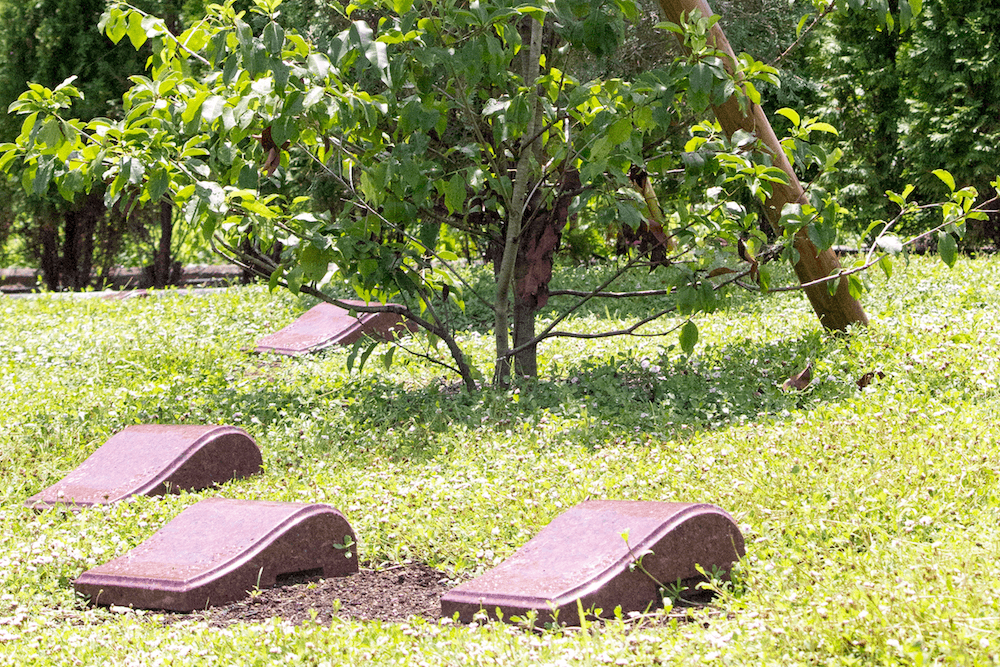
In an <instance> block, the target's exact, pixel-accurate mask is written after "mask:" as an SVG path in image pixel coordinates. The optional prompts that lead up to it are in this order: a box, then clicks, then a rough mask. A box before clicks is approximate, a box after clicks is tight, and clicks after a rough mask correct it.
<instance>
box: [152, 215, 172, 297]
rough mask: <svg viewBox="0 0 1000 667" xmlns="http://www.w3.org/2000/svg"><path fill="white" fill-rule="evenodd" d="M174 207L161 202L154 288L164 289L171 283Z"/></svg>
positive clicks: (154, 267)
mask: <svg viewBox="0 0 1000 667" xmlns="http://www.w3.org/2000/svg"><path fill="white" fill-rule="evenodd" d="M173 213H174V207H173V205H172V204H171V203H170V202H169V201H168V200H166V199H164V200H161V201H160V244H159V247H158V248H157V250H156V258H155V259H154V260H153V287H155V288H157V289H163V288H164V287H166V286H167V285H168V284H169V283H170V277H171V276H170V268H171V262H170V244H171V242H172V241H173V235H174V216H173Z"/></svg>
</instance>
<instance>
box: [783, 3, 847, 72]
mask: <svg viewBox="0 0 1000 667" xmlns="http://www.w3.org/2000/svg"><path fill="white" fill-rule="evenodd" d="M836 6H837V0H830V4H828V5H827V6H826V9H824V10H823V11H822V12H820V14H819V15H818V16H817V17H816V18H815V19H813V22H812V23H810V24H809V27H808V28H806V29H805V30H803V31H802V33H801V34H800V35H799V36H798V37H797V38H796V39H795V41H794V42H792V43H791V45H790V46H789V47H788V48H787V49H785V50H784V51H782V52H781V54H780V55H778V57H777V58H775V59H774V60H772V61H771V62H770V65H772V66H773V65H777V64H778V63H780V62H781V61H782V59H783V58H784V57H785V56H787V55H788V53H789V52H790V51H791V50H792V49H794V48H795V47H796V46H798V45H799V42H801V41H802V38H803V37H805V36H806V35H808V34H809V32H810V31H811V30H812V29H813V28H815V27H816V24H817V23H819V22H820V21H822V20H823V19H824V18H825V17H826V15H827V14H829V13H830V12H832V11H833V8H834V7H836Z"/></svg>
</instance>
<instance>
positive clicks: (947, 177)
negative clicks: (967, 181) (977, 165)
mask: <svg viewBox="0 0 1000 667" xmlns="http://www.w3.org/2000/svg"><path fill="white" fill-rule="evenodd" d="M933 173H934V175H935V176H937V177H938V178H940V179H941V180H942V181H943V182H944V184H945V185H947V186H948V189H949V190H951V191H952V192H954V191H955V177H954V176H952V175H951V173H950V172H948V171H946V170H944V169H935V170H934V172H933Z"/></svg>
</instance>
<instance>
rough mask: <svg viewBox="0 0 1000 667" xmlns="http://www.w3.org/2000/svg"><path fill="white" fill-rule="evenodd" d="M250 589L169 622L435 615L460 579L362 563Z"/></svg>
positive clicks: (417, 567) (416, 566) (168, 617)
mask: <svg viewBox="0 0 1000 667" xmlns="http://www.w3.org/2000/svg"><path fill="white" fill-rule="evenodd" d="M280 583H281V585H279V586H276V587H274V588H270V589H267V590H263V591H260V592H257V593H254V594H252V595H251V596H250V597H248V598H247V599H245V600H241V601H239V602H234V603H232V604H229V605H225V606H220V607H212V608H209V609H206V610H204V611H199V612H194V613H191V614H175V613H168V614H165V615H164V617H163V622H164V623H165V624H168V625H169V624H173V623H177V622H180V621H184V620H192V619H194V620H204V621H207V622H208V623H209V624H211V625H214V626H226V625H230V624H232V623H240V622H246V623H260V622H263V621H267V620H269V619H271V618H273V617H280V618H282V619H284V620H286V621H289V622H292V623H295V624H296V625H299V624H302V623H305V622H309V621H314V622H316V623H320V624H327V623H329V622H330V620H331V619H332V618H333V617H334V616H339V617H341V618H352V619H357V620H365V621H387V622H399V621H405V620H407V619H409V618H412V617H414V616H420V617H423V618H426V619H430V620H433V619H437V618H438V617H440V615H441V602H440V598H441V596H442V595H444V593H445V592H447V591H448V590H449V589H450V588H452V587H453V586H454V585H455V583H456V582H453V581H451V580H450V579H449V578H448V575H447V574H445V573H444V572H441V571H439V570H435V569H434V568H432V567H429V566H427V565H424V564H422V563H413V564H406V565H396V566H392V567H387V568H385V569H382V570H373V569H368V568H362V569H361V571H360V572H358V573H356V574H352V575H350V576H347V577H334V578H331V579H322V578H318V577H314V578H311V579H310V578H308V577H298V578H296V579H292V580H286V581H283V582H280Z"/></svg>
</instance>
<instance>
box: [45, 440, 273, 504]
mask: <svg viewBox="0 0 1000 667" xmlns="http://www.w3.org/2000/svg"><path fill="white" fill-rule="evenodd" d="M260 466H261V454H260V449H258V448H257V444H256V443H255V442H254V441H253V438H251V437H250V436H249V435H248V434H247V433H246V431H244V430H243V429H240V428H236V427H235V426H197V425H176V424H174V425H166V424H140V425H137V426H129V427H127V428H125V429H123V430H121V431H120V432H118V433H116V434H115V435H114V436H112V437H111V438H110V439H108V441H107V442H106V443H104V444H103V445H102V446H101V447H100V448H98V449H97V451H95V452H94V453H93V454H91V455H90V457H89V458H88V459H87V460H86V461H84V462H83V463H81V464H80V465H79V467H77V468H76V470H74V471H73V472H71V473H70V474H68V475H66V477H64V478H63V479H62V480H61V481H59V482H57V483H56V484H53V485H52V486H50V487H49V488H47V489H45V490H44V491H42V492H40V493H37V494H35V495H33V496H31V497H30V498H28V500H26V501H25V504H26V505H27V506H28V507H33V508H35V509H45V508H48V507H52V506H54V505H60V504H65V505H71V506H79V507H86V506H90V505H101V504H107V503H113V502H116V501H119V500H121V499H123V498H127V497H128V496H132V495H145V496H154V495H160V494H163V493H167V492H168V491H174V492H176V491H181V490H195V489H203V488H207V487H210V486H212V485H214V484H221V483H223V482H227V481H229V480H231V479H235V478H239V477H247V476H249V475H254V474H257V473H258V472H260Z"/></svg>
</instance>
